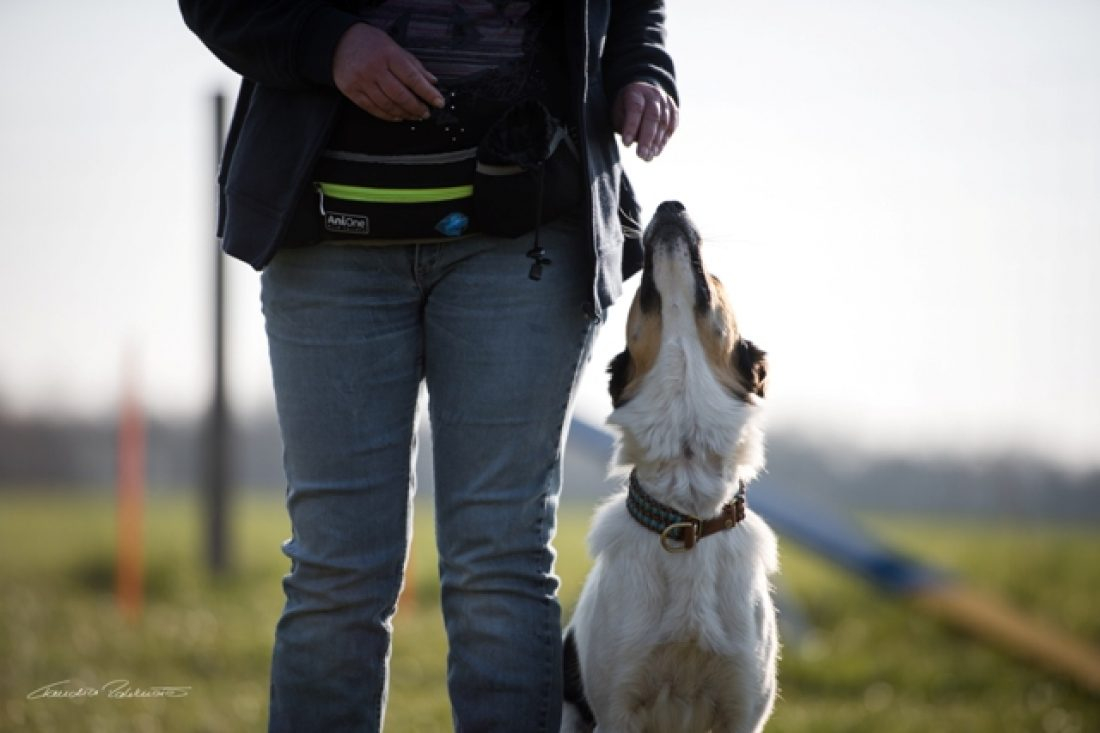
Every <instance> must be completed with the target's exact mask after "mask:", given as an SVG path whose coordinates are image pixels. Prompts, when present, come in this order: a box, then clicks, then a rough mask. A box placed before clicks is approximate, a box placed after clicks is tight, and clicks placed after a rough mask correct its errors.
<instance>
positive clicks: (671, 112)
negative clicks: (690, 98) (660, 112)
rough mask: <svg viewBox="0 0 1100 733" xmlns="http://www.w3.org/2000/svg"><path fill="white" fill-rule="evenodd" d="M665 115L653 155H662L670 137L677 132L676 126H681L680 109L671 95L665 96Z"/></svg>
mask: <svg viewBox="0 0 1100 733" xmlns="http://www.w3.org/2000/svg"><path fill="white" fill-rule="evenodd" d="M664 110H665V115H664V117H663V121H662V125H661V128H660V130H659V131H658V137H657V142H656V144H655V145H654V148H653V156H652V157H654V158H656V157H657V156H658V155H660V154H661V153H662V152H663V151H664V149H665V146H666V145H668V141H669V139H670V138H671V137H672V134H673V133H674V132H676V128H677V127H679V126H680V110H679V108H678V107H677V106H676V102H675V101H674V100H673V99H672V98H671V97H666V98H665V104H664Z"/></svg>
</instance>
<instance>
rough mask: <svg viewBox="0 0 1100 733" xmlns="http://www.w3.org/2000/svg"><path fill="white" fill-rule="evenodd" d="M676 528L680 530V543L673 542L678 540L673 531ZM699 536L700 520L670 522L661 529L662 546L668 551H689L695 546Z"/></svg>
mask: <svg viewBox="0 0 1100 733" xmlns="http://www.w3.org/2000/svg"><path fill="white" fill-rule="evenodd" d="M676 530H680V538H679V542H680V544H673V543H674V542H677V539H676V538H675V537H673V536H672V533H673V532H675V531H676ZM698 536H699V521H698V520H692V521H688V522H677V523H676V524H670V525H668V526H667V527H665V528H664V529H663V530H661V547H663V548H664V549H665V551H666V552H688V551H690V550H691V549H692V548H694V547H695V542H696V539H697V538H698Z"/></svg>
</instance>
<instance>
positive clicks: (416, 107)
mask: <svg viewBox="0 0 1100 733" xmlns="http://www.w3.org/2000/svg"><path fill="white" fill-rule="evenodd" d="M377 85H378V89H379V90H380V91H381V92H382V94H383V95H385V97H386V98H387V99H388V100H389V102H390V104H391V105H393V107H394V108H396V109H397V114H398V115H399V116H400V117H401V119H406V120H422V119H425V118H426V117H427V116H428V114H429V112H430V110H429V109H428V105H426V104H424V102H423V101H421V99H420V98H419V97H417V95H415V94H414V93H413V92H412V90H411V89H409V88H408V87H407V86H406V85H405V84H404V83H402V82H401V80H400V79H398V78H397V76H396V75H394V74H393V73H389V74H385V75H383V76H381V77H380V78H379V79H378V80H377Z"/></svg>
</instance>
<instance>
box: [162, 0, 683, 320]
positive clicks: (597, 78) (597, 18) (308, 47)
mask: <svg viewBox="0 0 1100 733" xmlns="http://www.w3.org/2000/svg"><path fill="white" fill-rule="evenodd" d="M550 1H551V2H557V1H562V0H550ZM565 1H566V8H567V9H566V46H567V50H568V59H569V62H570V68H569V74H570V79H571V82H572V88H573V89H574V90H575V95H576V96H575V99H576V105H577V113H576V114H577V117H576V119H577V121H578V125H579V127H580V132H581V139H582V141H583V145H582V146H581V154H582V158H583V162H584V165H585V170H586V172H587V174H588V183H589V185H588V192H587V200H588V204H589V209H590V211H591V226H590V227H589V230H588V239H589V244H590V247H591V251H592V253H593V265H594V278H593V297H592V302H591V303H590V304H589V308H590V311H591V314H592V315H594V316H601V315H602V312H603V310H604V308H606V307H607V306H608V305H610V303H611V302H612V301H613V300H614V299H615V298H616V297H617V296H618V295H619V293H620V292H621V290H622V281H623V279H624V278H625V277H629V276H630V275H632V274H633V273H635V272H637V270H638V269H639V268H640V266H641V242H640V231H639V229H640V223H639V208H638V204H637V203H636V201H635V200H634V196H633V193H632V192H631V190H630V186H629V183H628V182H627V180H626V178H625V176H624V175H623V171H622V166H621V164H620V161H619V155H618V148H617V147H616V145H615V143H614V137H613V131H612V127H611V114H610V106H611V102H612V101H613V100H614V98H615V95H616V94H617V93H618V91H619V90H620V89H621V88H622V87H623V86H625V85H626V84H627V83H629V82H631V81H638V80H649V81H652V82H655V83H657V84H659V85H661V86H662V87H663V88H664V89H665V90H666V91H667V92H668V93H669V94H670V95H672V96H673V97H674V98H675V97H676V86H675V80H674V76H673V65H672V59H671V58H670V57H669V55H668V53H667V52H666V51H665V48H664V15H665V14H664V2H663V0H565ZM348 6H349V3H341V2H339V1H338V0H333V1H330V2H322V1H317V0H265V1H261V0H180V9H181V10H182V12H183V17H184V21H185V22H186V23H187V25H188V27H190V28H191V30H193V31H194V32H195V33H196V34H197V35H198V36H199V38H200V39H202V41H203V43H205V44H206V45H207V46H208V47H209V48H210V50H211V51H213V52H214V54H215V55H216V56H217V57H218V58H220V59H221V60H222V61H223V62H225V64H226V65H228V66H229V67H230V68H232V69H233V70H234V71H236V72H237V73H239V74H241V76H242V77H243V81H242V84H241V89H240V94H239V96H238V98H237V104H236V109H235V110H234V113H233V121H232V123H231V125H230V128H229V135H228V139H227V140H226V148H225V156H224V158H223V160H222V167H221V172H220V174H219V178H218V182H219V184H220V186H221V194H222V200H221V210H220V214H219V223H218V234H219V235H220V236H222V237H223V246H224V248H225V251H226V252H227V253H229V254H230V255H232V256H234V257H236V258H239V259H241V260H244V261H246V262H248V263H249V264H251V265H252V266H253V267H254V268H256V269H261V268H263V267H264V265H266V264H267V263H268V262H269V261H270V260H271V258H272V257H273V256H274V254H275V252H276V250H277V249H278V248H279V247H280V246H281V245H282V244H283V243H284V242H285V241H286V235H287V231H288V228H289V227H290V225H291V222H292V220H293V219H294V218H295V216H296V215H300V214H301V213H302V212H301V211H300V207H301V206H303V205H305V202H307V201H308V200H309V199H308V197H307V196H306V195H305V193H306V191H307V187H308V186H309V184H310V177H311V172H312V170H313V166H314V163H315V162H316V160H317V156H318V154H319V153H320V151H321V149H322V147H323V145H324V144H325V141H326V138H327V135H328V132H329V130H330V127H331V125H332V122H333V121H334V119H335V117H336V112H337V109H338V107H339V104H340V100H341V95H340V93H339V91H338V90H337V89H336V87H335V84H334V83H333V78H332V59H333V55H334V52H335V49H336V45H337V43H338V41H339V40H340V37H341V36H342V35H343V33H344V32H345V31H346V30H347V29H348V28H349V27H350V26H351V25H352V24H354V23H356V22H358V17H357V16H356V15H355V14H354V13H353V12H352V11H351V10H350V9H349V7H348ZM624 224H625V234H624Z"/></svg>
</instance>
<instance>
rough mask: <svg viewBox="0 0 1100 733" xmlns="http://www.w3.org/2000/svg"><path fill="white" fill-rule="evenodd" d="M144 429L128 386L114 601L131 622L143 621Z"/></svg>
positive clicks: (122, 432)
mask: <svg viewBox="0 0 1100 733" xmlns="http://www.w3.org/2000/svg"><path fill="white" fill-rule="evenodd" d="M144 494H145V425H144V421H143V420H142V415H141V407H140V405H139V403H138V399H137V397H136V395H135V392H134V388H133V386H132V384H128V385H126V388H125V394H124V396H123V399H122V408H121V410H120V414H119V426H118V515H117V522H118V527H117V530H118V536H117V550H118V556H117V560H116V575H115V600H116V603H117V605H118V609H119V612H120V613H121V614H122V615H123V617H125V618H126V619H127V620H128V621H131V622H135V621H137V620H138V619H139V618H140V617H141V606H142V514H143V509H144V507H143V504H144Z"/></svg>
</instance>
